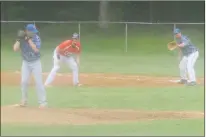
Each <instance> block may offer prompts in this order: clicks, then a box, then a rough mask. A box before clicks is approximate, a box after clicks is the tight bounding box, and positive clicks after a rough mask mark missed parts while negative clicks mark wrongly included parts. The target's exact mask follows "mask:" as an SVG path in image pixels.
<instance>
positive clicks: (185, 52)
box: [174, 28, 199, 86]
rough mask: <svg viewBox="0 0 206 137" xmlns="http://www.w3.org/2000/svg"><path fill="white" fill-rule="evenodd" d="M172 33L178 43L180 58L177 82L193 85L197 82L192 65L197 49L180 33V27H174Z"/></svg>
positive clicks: (197, 52)
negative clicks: (178, 79)
mask: <svg viewBox="0 0 206 137" xmlns="http://www.w3.org/2000/svg"><path fill="white" fill-rule="evenodd" d="M174 35H175V40H176V42H177V44H178V49H179V57H180V58H181V61H180V64H179V68H180V77H181V80H180V81H179V83H180V84H187V85H189V86H194V85H196V84H197V83H196V75H195V70H194V65H195V62H196V60H197V58H198V57H199V51H198V49H197V47H196V46H195V45H194V44H193V43H192V42H191V41H190V39H189V38H188V37H187V36H185V35H182V33H181V31H180V29H178V28H176V29H175V30H174Z"/></svg>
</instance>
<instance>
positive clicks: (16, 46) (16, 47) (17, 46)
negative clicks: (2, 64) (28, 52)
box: [13, 30, 25, 51]
mask: <svg viewBox="0 0 206 137" xmlns="http://www.w3.org/2000/svg"><path fill="white" fill-rule="evenodd" d="M24 37H25V32H24V30H19V31H18V33H17V39H16V42H15V43H14V45H13V50H14V51H18V50H19V49H20V42H21V40H22V39H24Z"/></svg>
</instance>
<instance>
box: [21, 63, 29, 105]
mask: <svg viewBox="0 0 206 137" xmlns="http://www.w3.org/2000/svg"><path fill="white" fill-rule="evenodd" d="M30 76H31V69H30V68H29V66H28V64H27V62H25V61H23V63H22V68H21V94H22V97H21V98H22V100H21V101H22V103H23V104H26V103H27V99H28V85H29V79H30Z"/></svg>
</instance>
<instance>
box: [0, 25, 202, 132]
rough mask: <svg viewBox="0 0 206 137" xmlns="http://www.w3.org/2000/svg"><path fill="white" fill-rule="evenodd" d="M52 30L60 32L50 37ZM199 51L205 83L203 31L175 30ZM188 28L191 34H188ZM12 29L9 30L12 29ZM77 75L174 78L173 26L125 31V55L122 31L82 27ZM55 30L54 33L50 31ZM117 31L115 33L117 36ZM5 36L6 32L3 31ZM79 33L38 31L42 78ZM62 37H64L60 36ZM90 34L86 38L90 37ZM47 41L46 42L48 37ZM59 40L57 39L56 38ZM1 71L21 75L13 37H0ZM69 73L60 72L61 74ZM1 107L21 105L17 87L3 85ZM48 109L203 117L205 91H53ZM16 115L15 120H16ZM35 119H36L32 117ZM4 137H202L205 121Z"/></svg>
mask: <svg viewBox="0 0 206 137" xmlns="http://www.w3.org/2000/svg"><path fill="white" fill-rule="evenodd" d="M17 26H18V25H17ZM54 27H57V28H55V30H58V31H56V32H55V31H54V29H53V28H54ZM179 27H181V28H183V32H185V33H186V34H188V35H189V36H190V38H191V40H192V41H193V43H195V45H197V47H198V48H199V49H200V57H199V59H198V60H197V63H196V66H195V69H196V73H197V76H198V77H204V31H203V30H202V29H201V28H199V27H195V26H193V27H188V26H179ZM188 28H190V29H188ZM10 29H11V28H10ZM81 29H82V32H81V42H82V46H83V52H82V57H81V68H80V72H81V73H121V74H128V75H132V74H141V75H149V76H178V75H179V70H178V63H179V62H178V60H177V52H176V51H173V52H170V51H168V50H167V47H166V44H167V43H168V42H170V41H172V40H173V36H172V26H158V27H155V26H153V27H152V25H151V26H150V27H149V26H146V27H145V26H142V27H141V26H138V25H137V26H132V25H131V26H129V28H128V52H127V53H125V52H124V50H125V47H124V46H125V45H124V42H125V41H124V40H125V39H124V25H117V26H110V28H109V29H107V30H104V31H103V30H101V29H98V28H97V27H96V26H92V25H84V24H83V25H82V27H81ZM52 30H53V31H52ZM117 30H118V31H117ZM4 31H5V30H4ZM73 31H77V29H76V28H75V27H74V26H72V25H70V27H69V28H68V32H65V26H61V25H59V26H53V27H51V26H49V27H44V26H43V27H42V28H41V36H42V43H43V45H42V46H43V47H42V66H43V71H44V72H49V71H50V69H51V67H52V55H53V50H54V48H55V46H56V45H57V44H59V43H60V42H61V41H62V40H64V39H65V38H67V36H68V35H70V32H73ZM61 32H64V33H61ZM88 32H90V33H88ZM49 34H50V35H51V36H50V35H49ZM56 36H58V37H56ZM1 39H2V41H1V45H2V49H1V71H2V72H5V71H16V70H20V67H21V57H20V55H19V53H14V52H13V51H12V44H13V42H14V39H15V34H9V33H8V32H7V33H4V34H3V35H2V38H1ZM68 71H69V72H70V70H69V69H68V68H67V67H65V66H63V67H62V69H61V71H60V72H66V73H68ZM1 85H2V86H1V105H2V106H5V105H10V104H14V103H17V102H18V101H19V100H20V96H21V95H20V86H16V85H15V86H14V85H10V86H6V85H4V84H3V83H1ZM30 90H31V93H30V94H29V103H30V105H31V106H37V98H36V92H35V89H34V88H30ZM47 91H48V92H47V94H48V102H49V106H50V107H51V108H104V109H134V110H152V111H160V110H161V111H163V110H168V111H201V112H203V111H204V86H202V85H198V86H195V87H186V86H182V87H180V86H177V87H174V86H173V87H155V88H154V87H136V88H134V87H131V88H121V87H107V88H102V87H80V88H72V87H69V88H68V87H60V86H57V87H54V88H50V89H48V90H47ZM14 115H15V114H14ZM34 117H35V116H34ZM1 133H2V135H26V136H29V135H87V136H90V135H140V136H141V135H155V136H161V135H163V136H166V135H167V136H168V135H178V136H181V135H185V136H191V135H196V136H197V135H201V136H202V135H204V119H203V118H202V119H201V118H197V119H195V118H194V119H177V120H172V119H164V120H153V121H139V122H138V121H137V122H127V123H122V124H97V125H40V124H39V125H36V124H35V125H32V124H17V123H15V124H2V125H1Z"/></svg>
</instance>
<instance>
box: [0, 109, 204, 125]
mask: <svg viewBox="0 0 206 137" xmlns="http://www.w3.org/2000/svg"><path fill="white" fill-rule="evenodd" d="M191 118H204V113H202V112H172V111H159V112H158V111H156V112H152V111H134V110H108V109H107V110H106V109H51V108H47V109H44V110H42V109H38V108H16V107H12V106H6V107H2V108H1V123H2V124H3V123H22V124H25V123H30V124H31V123H33V124H34V123H35V124H46V125H48V124H49V125H52V124H70V125H91V124H112V123H113V124H114V123H123V122H134V121H143V120H144V121H145V120H159V119H191Z"/></svg>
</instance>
